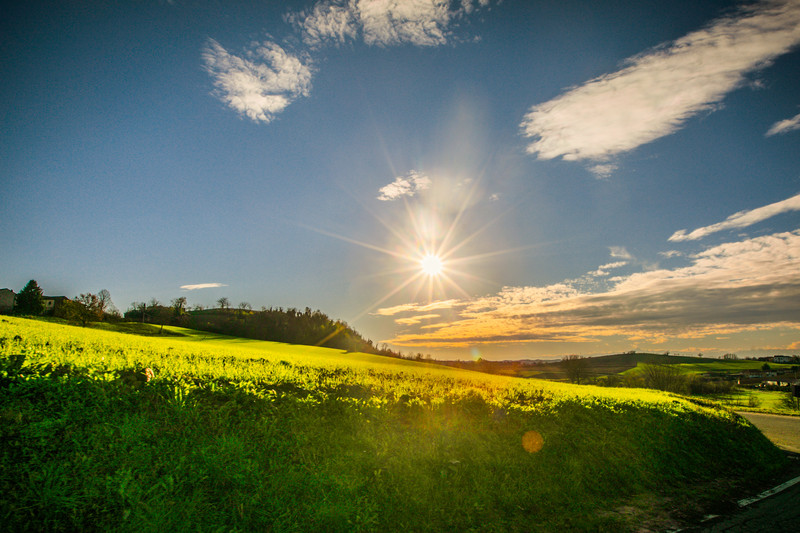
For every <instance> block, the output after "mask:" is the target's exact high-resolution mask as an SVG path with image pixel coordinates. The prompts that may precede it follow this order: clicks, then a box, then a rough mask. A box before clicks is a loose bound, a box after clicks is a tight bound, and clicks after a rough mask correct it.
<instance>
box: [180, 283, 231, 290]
mask: <svg viewBox="0 0 800 533" xmlns="http://www.w3.org/2000/svg"><path fill="white" fill-rule="evenodd" d="M216 287H227V285H226V284H224V283H198V284H196V285H181V289H183V290H185V291H196V290H198V289H214V288H216Z"/></svg>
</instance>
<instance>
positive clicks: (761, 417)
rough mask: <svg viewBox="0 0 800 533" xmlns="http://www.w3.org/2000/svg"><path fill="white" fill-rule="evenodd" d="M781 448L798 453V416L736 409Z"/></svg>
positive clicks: (799, 444) (799, 437) (799, 435)
mask: <svg viewBox="0 0 800 533" xmlns="http://www.w3.org/2000/svg"><path fill="white" fill-rule="evenodd" d="M737 413H738V414H740V415H742V416H743V417H745V418H746V419H747V420H749V421H750V423H751V424H753V425H754V426H755V427H757V428H758V429H760V430H761V432H762V433H763V434H764V435H765V436H766V437H767V438H768V439H769V440H771V441H772V442H774V443H775V445H776V446H778V447H779V448H781V449H784V450H788V451H790V452H794V453H800V416H782V415H769V414H765V413H747V412H744V411H737Z"/></svg>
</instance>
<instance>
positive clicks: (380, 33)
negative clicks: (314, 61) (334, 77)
mask: <svg viewBox="0 0 800 533" xmlns="http://www.w3.org/2000/svg"><path fill="white" fill-rule="evenodd" d="M451 3H453V2H451V0H325V1H322V2H318V3H317V4H315V5H314V7H313V9H311V10H310V11H300V12H293V13H289V14H288V15H287V16H286V18H287V20H288V21H289V22H291V23H292V24H294V25H295V26H296V27H297V28H298V29H299V30H300V32H301V33H302V38H303V42H304V43H305V44H306V45H308V46H311V47H315V48H318V47H321V46H323V45H336V46H338V45H340V44H343V43H345V42H346V41H347V40H348V39H352V40H355V39H356V38H357V37H358V36H359V34H360V36H361V38H362V39H363V40H364V42H365V43H366V44H368V45H378V46H393V45H399V44H414V45H417V46H439V45H442V44H445V43H446V42H448V40H449V39H450V37H451V36H452V26H453V25H454V23H455V21H456V20H457V19H459V18H460V17H462V16H463V15H469V14H471V13H473V12H474V11H475V10H476V9H480V8H484V7H487V6H488V5H489V0H477V1H474V0H462V1H461V2H460V5H458V6H457V7H454V9H451V8H450V6H451Z"/></svg>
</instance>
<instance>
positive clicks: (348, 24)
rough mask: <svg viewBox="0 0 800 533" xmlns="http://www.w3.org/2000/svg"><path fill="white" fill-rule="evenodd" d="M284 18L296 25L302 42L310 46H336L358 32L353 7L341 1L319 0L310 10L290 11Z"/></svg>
mask: <svg viewBox="0 0 800 533" xmlns="http://www.w3.org/2000/svg"><path fill="white" fill-rule="evenodd" d="M286 19H287V20H288V21H289V22H290V23H292V24H294V25H295V26H297V27H298V28H299V30H300V32H301V34H302V38H303V42H304V43H305V44H306V45H308V46H311V47H312V48H318V47H320V46H323V45H327V46H331V45H333V46H338V45H340V44H344V43H345V42H346V41H347V40H348V39H355V38H356V36H357V34H358V28H359V24H358V20H357V19H356V16H355V13H354V12H353V9H352V7H351V6H349V5H345V4H344V3H343V2H338V3H336V2H320V3H318V4H316V5H315V6H314V8H313V9H311V10H310V12H307V11H300V12H296V13H295V12H292V13H289V14H288V15H287V16H286Z"/></svg>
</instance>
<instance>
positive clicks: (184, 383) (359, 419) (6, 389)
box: [0, 318, 782, 531]
mask: <svg viewBox="0 0 800 533" xmlns="http://www.w3.org/2000/svg"><path fill="white" fill-rule="evenodd" d="M173 333H181V334H182V336H173V337H164V338H160V337H159V338H155V337H142V336H133V335H125V334H121V333H115V332H109V331H99V330H92V329H83V328H73V327H68V326H62V325H57V324H48V323H44V322H38V321H29V320H23V319H17V318H0V417H2V422H3V423H2V425H0V428H1V429H0V442H2V443H3V445H2V456H1V457H0V516H2V517H3V520H4V526H5V527H7V528H8V529H10V530H20V531H22V530H52V531H58V530H67V531H73V530H82V529H101V530H116V531H166V530H174V531H198V530H199V531H206V530H208V531H219V530H225V531H265V530H271V531H444V530H448V531H469V530H472V531H560V530H609V529H617V530H622V531H625V530H633V529H635V528H637V527H640V525H641V523H642V521H643V520H646V519H647V518H648V517H652V516H655V515H657V514H658V511H660V510H661V509H658V508H656V509H652V508H642V509H640V510H639V511H638V513H639V514H636V513H634V514H631V513H630V512H628V511H625V512H622V511H621V509H623V508H625V509H627V508H628V507H624V506H629V505H630V504H631V502H642V501H647V502H650V504H651V505H653V502H655V506H656V507H658V502H664V507H665V508H666V507H667V506H669V507H670V508H677V509H681V508H682V506H694V507H695V508H696V506H697V503H698V501H699V502H701V503H702V501H704V500H703V499H704V498H705V499H713V498H716V497H720V496H721V495H723V494H727V493H728V492H729V491H731V490H734V489H735V487H736V484H737V483H738V484H739V485H741V486H747V487H751V488H753V489H755V488H757V486H758V483H759V482H760V481H763V480H764V479H765V476H768V475H769V473H770V472H772V471H775V470H776V469H777V468H780V466H781V461H782V456H781V454H780V453H779V452H778V451H777V450H776V449H775V447H774V446H772V445H771V444H770V443H769V442H768V441H767V440H766V439H765V438H764V437H763V435H761V434H760V433H759V432H758V431H757V430H756V429H755V428H753V427H752V426H751V425H750V424H749V423H747V422H746V421H745V420H743V419H742V418H740V417H738V416H736V415H735V414H733V413H732V412H730V411H725V410H719V409H716V408H709V407H705V406H702V405H697V404H694V403H691V402H689V401H686V400H684V399H682V398H680V397H677V396H672V395H669V394H663V393H657V392H654V391H641V390H631V389H604V388H595V387H586V386H570V385H566V384H561V383H549V382H544V381H540V380H535V379H529V380H523V379H516V378H509V377H501V376H490V375H485V374H479V373H476V372H470V371H463V370H455V369H450V368H446V367H441V366H437V365H426V364H421V363H417V362H412V361H404V360H396V359H386V358H380V357H377V356H372V355H367V354H351V353H344V352H341V351H338V350H330V349H323V348H309V347H305V346H291V345H285V344H280V343H270V342H262V341H251V340H242V339H233V338H226V337H221V336H210V335H207V334H203V333H198V332H192V331H186V330H178V329H174V330H173ZM145 369H149V370H150V371H151V373H149V372H146V371H145ZM148 376H152V378H151V379H149V380H148V379H147V377H148ZM643 495H644V496H643Z"/></svg>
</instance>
